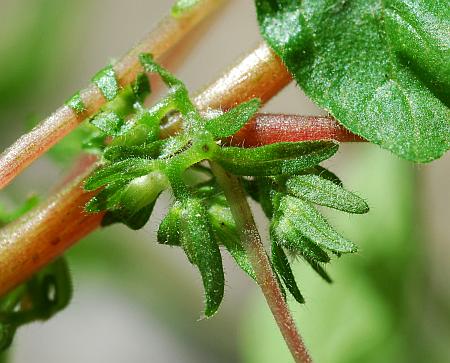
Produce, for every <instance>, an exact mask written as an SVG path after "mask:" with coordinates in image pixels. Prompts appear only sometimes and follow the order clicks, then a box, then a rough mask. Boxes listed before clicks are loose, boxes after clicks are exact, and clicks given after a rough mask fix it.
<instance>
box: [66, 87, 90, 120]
mask: <svg viewBox="0 0 450 363" xmlns="http://www.w3.org/2000/svg"><path fill="white" fill-rule="evenodd" d="M66 105H67V106H69V107H70V108H71V109H72V110H73V111H74V112H75V113H76V114H77V115H79V114H81V113H83V112H84V111H86V106H85V104H84V102H83V100H82V99H81V96H80V92H77V93H75V94H74V95H73V96H72V97H70V98H69V99H68V100H67V101H66Z"/></svg>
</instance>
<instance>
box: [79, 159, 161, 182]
mask: <svg viewBox="0 0 450 363" xmlns="http://www.w3.org/2000/svg"><path fill="white" fill-rule="evenodd" d="M154 169H156V163H155V162H154V160H147V159H141V158H134V159H127V160H124V161H119V162H117V163H114V164H110V165H105V166H103V167H101V168H99V169H97V170H96V171H95V172H94V173H93V174H92V175H91V176H90V177H89V178H87V179H86V182H85V184H84V188H85V189H86V190H95V189H97V188H100V187H101V186H103V185H105V184H109V183H114V182H117V181H127V180H132V179H134V178H138V177H140V176H143V175H146V174H148V173H150V172H151V171H152V170H154Z"/></svg>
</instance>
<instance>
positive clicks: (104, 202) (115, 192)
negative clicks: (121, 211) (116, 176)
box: [84, 181, 127, 213]
mask: <svg viewBox="0 0 450 363" xmlns="http://www.w3.org/2000/svg"><path fill="white" fill-rule="evenodd" d="M126 185H127V182H121V181H119V182H116V183H112V184H108V185H107V186H105V187H104V188H103V189H102V190H100V192H99V193H97V194H96V195H95V196H93V197H92V198H91V200H89V202H87V203H86V205H85V207H84V209H85V210H86V212H88V213H99V212H101V211H104V210H107V209H115V208H116V207H117V206H118V203H119V202H120V194H121V193H122V191H123V189H124V188H125V186H126Z"/></svg>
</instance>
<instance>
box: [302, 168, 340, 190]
mask: <svg viewBox="0 0 450 363" xmlns="http://www.w3.org/2000/svg"><path fill="white" fill-rule="evenodd" d="M299 174H301V175H307V174H314V175H317V176H320V177H321V178H324V179H327V180H329V181H331V182H333V183H334V184H336V185H338V186H342V185H343V184H342V181H341V179H339V177H338V176H337V175H336V174H335V173H333V172H331V171H330V170H328V169H325V168H324V167H322V166H320V165H316V166H313V167H312V168H309V169H305V170H302V172H301V173H299Z"/></svg>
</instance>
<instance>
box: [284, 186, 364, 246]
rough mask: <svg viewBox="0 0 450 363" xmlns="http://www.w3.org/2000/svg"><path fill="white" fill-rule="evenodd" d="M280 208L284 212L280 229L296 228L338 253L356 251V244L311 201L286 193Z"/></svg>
mask: <svg viewBox="0 0 450 363" xmlns="http://www.w3.org/2000/svg"><path fill="white" fill-rule="evenodd" d="M278 209H279V211H281V212H282V213H283V216H282V217H281V218H280V219H279V222H278V223H279V224H278V228H279V229H280V230H282V231H290V230H292V228H295V229H296V230H298V232H299V233H300V234H301V235H304V236H305V237H307V238H308V239H310V240H311V241H312V242H314V243H315V244H316V245H318V246H319V247H323V248H326V249H328V250H330V251H333V252H336V253H349V252H356V249H357V248H356V245H355V244H354V243H352V242H350V241H348V240H346V239H345V238H344V237H342V236H341V235H340V234H338V233H337V232H336V231H335V230H334V229H333V228H332V227H331V226H330V225H329V224H328V222H327V221H326V220H325V218H324V217H323V216H322V215H321V214H320V213H319V212H318V211H317V210H316V209H315V208H314V207H313V206H312V205H311V204H310V203H309V202H306V201H303V200H301V199H299V198H295V197H291V196H289V195H284V196H283V197H281V199H280V204H279V208H278Z"/></svg>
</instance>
